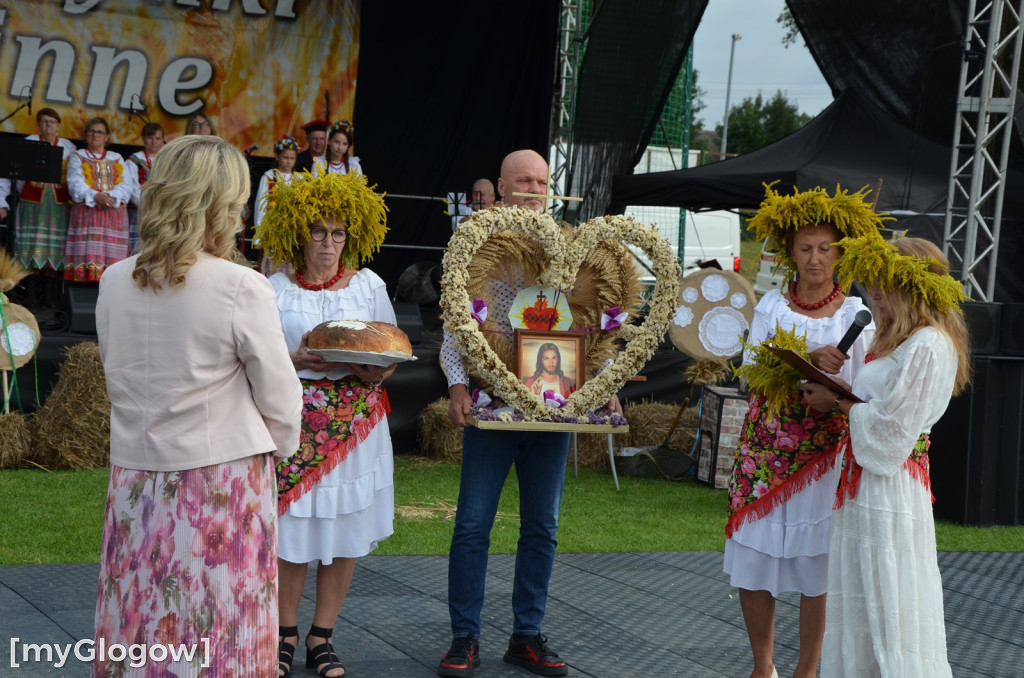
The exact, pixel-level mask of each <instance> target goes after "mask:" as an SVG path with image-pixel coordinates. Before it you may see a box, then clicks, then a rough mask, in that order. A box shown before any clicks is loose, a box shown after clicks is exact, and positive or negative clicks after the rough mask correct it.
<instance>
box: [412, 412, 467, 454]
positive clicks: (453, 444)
mask: <svg viewBox="0 0 1024 678" xmlns="http://www.w3.org/2000/svg"><path fill="white" fill-rule="evenodd" d="M416 424H417V429H418V431H417V435H416V438H417V439H418V440H419V442H420V452H422V453H423V454H424V455H425V456H427V457H430V458H431V459H440V460H442V461H449V462H454V463H461V462H462V429H460V428H459V427H458V426H456V425H455V424H453V423H452V422H451V421H450V420H449V419H448V398H438V399H437V400H435V401H434V402H432V403H430V404H429V405H427V406H426V407H424V408H423V410H421V411H420V413H419V414H418V415H416Z"/></svg>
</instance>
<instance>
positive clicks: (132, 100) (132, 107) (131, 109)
mask: <svg viewBox="0 0 1024 678" xmlns="http://www.w3.org/2000/svg"><path fill="white" fill-rule="evenodd" d="M133 115H135V95H134V94H133V95H131V96H130V97H129V98H128V119H129V120H131V117H132V116H133Z"/></svg>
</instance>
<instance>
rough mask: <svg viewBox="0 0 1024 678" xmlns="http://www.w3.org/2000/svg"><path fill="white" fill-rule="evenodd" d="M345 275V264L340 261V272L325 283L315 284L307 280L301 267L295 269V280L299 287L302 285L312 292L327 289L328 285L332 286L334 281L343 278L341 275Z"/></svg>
mask: <svg viewBox="0 0 1024 678" xmlns="http://www.w3.org/2000/svg"><path fill="white" fill-rule="evenodd" d="M343 275H345V264H343V263H341V262H340V261H339V262H338V272H337V273H336V274H335V276H334V277H333V278H331V279H330V280H328V281H327V282H325V283H320V284H313V283H309V282H306V279H305V278H303V277H302V270H301V269H296V270H295V280H297V281H298V283H299V287H301V288H302V289H304V290H310V291H312V292H319V291H320V290H325V289H327V288H328V287H330V286H332V285H333V284H334V283H336V282H338V281H339V280H341V276H343Z"/></svg>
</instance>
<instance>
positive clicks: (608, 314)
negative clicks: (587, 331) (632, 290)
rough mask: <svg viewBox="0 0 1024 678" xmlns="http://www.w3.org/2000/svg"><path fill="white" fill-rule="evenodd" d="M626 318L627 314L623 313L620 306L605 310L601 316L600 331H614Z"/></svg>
mask: <svg viewBox="0 0 1024 678" xmlns="http://www.w3.org/2000/svg"><path fill="white" fill-rule="evenodd" d="M620 311H621V312H620ZM628 316H629V314H628V313H626V312H625V311H623V310H622V308H621V307H620V306H612V307H611V308H608V309H605V312H604V313H602V314H601V329H602V330H614V329H617V328H619V327H622V323H624V322H626V318H627V317H628Z"/></svg>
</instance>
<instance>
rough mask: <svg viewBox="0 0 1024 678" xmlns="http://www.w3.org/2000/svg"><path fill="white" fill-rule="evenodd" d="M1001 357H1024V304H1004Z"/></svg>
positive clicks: (1001, 321)
mask: <svg viewBox="0 0 1024 678" xmlns="http://www.w3.org/2000/svg"><path fill="white" fill-rule="evenodd" d="M999 324H1000V328H1001V329H1000V335H1001V338H1000V342H999V349H1000V350H999V353H1000V355H1007V356H1009V355H1012V356H1024V304H1003V315H1002V317H1001V318H1000V320H999Z"/></svg>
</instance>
